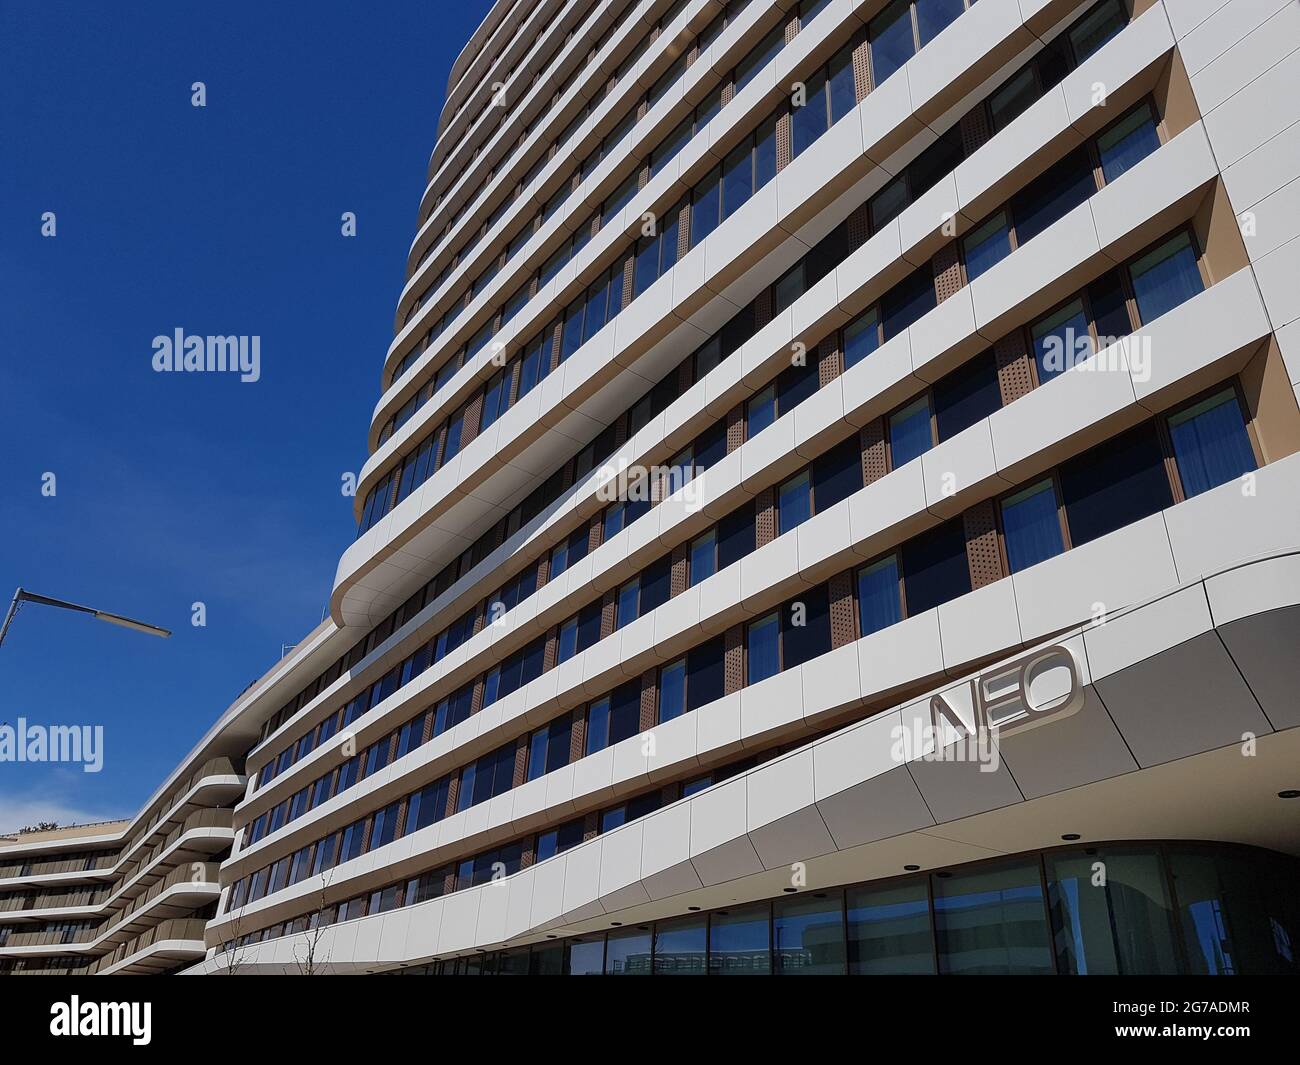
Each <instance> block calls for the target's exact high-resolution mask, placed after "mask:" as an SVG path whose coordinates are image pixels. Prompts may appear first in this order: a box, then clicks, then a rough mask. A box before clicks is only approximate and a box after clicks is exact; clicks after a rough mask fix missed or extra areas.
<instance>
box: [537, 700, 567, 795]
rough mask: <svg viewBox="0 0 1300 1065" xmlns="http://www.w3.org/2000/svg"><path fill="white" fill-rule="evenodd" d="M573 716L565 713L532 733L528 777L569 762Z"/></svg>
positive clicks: (550, 771)
mask: <svg viewBox="0 0 1300 1065" xmlns="http://www.w3.org/2000/svg"><path fill="white" fill-rule="evenodd" d="M572 733H573V717H572V715H571V714H565V715H564V716H563V717H558V718H556V719H555V720H554V721H552V722H551V723H550V724H549V725H545V726H543V727H542V728H539V729H538V730H537V731H536V732H534V733H533V735H532V739H531V740H530V742H529V745H528V779H529V780H536V779H537V778H538V777H540V776H544V775H545V774H547V773H553V772H555V770H557V769H559V768H561V767H562V766H566V765H568V764H569V741H570V738H571V736H572Z"/></svg>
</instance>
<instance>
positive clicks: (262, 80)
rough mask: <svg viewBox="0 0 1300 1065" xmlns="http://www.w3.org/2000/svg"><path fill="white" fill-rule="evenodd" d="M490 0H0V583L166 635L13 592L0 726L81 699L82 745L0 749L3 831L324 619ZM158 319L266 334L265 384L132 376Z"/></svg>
mask: <svg viewBox="0 0 1300 1065" xmlns="http://www.w3.org/2000/svg"><path fill="white" fill-rule="evenodd" d="M488 7H489V3H488V0H467V2H458V3H455V4H444V3H431V2H429V0H423V2H415V0H385V2H384V3H382V4H369V5H367V4H356V3H344V2H341V0H313V2H311V3H307V2H305V0H304V2H301V3H293V4H290V3H282V4H271V3H266V2H265V0H261V2H251V3H250V2H230V0H226V2H223V3H221V4H203V5H199V4H178V3H175V2H174V0H170V2H164V0H150V2H121V3H109V2H92V0H80V2H69V0H4V2H3V3H2V4H0V599H3V600H4V603H5V604H7V603H8V600H9V597H10V595H11V594H12V590H13V589H14V588H15V587H17V586H18V585H22V586H23V587H25V588H28V589H30V590H33V591H37V592H40V593H43V594H45V595H51V596H56V597H59V598H64V599H71V600H74V601H78V602H84V603H89V604H91V605H93V606H96V607H100V608H102V609H108V610H113V611H116V612H119V613H125V614H130V615H133V616H136V617H140V618H143V619H145V620H147V621H151V622H154V623H156V624H159V625H163V626H165V627H167V628H170V629H173V630H174V631H175V635H174V636H173V637H172V638H171V639H170V640H158V639H153V638H150V637H148V636H143V635H139V634H136V633H133V632H130V631H128V630H125V629H120V628H116V627H113V626H110V625H105V624H101V623H98V622H95V621H93V620H91V619H89V618H83V617H80V616H76V615H72V614H66V613H64V612H61V611H55V610H50V609H49V608H46V607H39V606H28V607H25V608H24V610H23V612H22V613H21V615H20V617H19V619H18V622H17V623H16V624H15V626H14V628H13V629H12V631H11V633H10V636H9V637H8V638H7V639H6V641H5V644H4V646H3V647H0V722H5V721H8V722H11V723H12V722H14V721H15V720H16V719H17V718H18V717H25V718H26V719H27V720H28V721H29V722H33V723H38V722H39V723H61V724H102V725H103V726H104V728H105V754H104V759H105V764H104V769H103V771H102V772H100V773H98V774H85V773H82V772H81V771H80V769H79V768H77V767H54V766H32V765H13V764H10V763H0V830H4V829H10V828H13V827H17V826H18V825H19V824H22V823H27V822H29V821H31V820H35V819H36V818H38V817H42V816H45V817H49V818H52V819H57V820H60V821H64V822H66V821H68V820H70V819H76V820H79V821H80V820H95V819H103V818H109V817H113V816H121V815H130V814H133V813H134V812H135V811H136V809H137V807H138V805H139V804H140V803H141V802H142V801H143V800H144V799H146V798H147V797H148V796H149V795H150V794H151V793H152V791H153V790H154V788H155V787H156V786H157V785H158V783H160V781H161V780H162V778H163V776H164V774H165V773H166V772H167V771H168V770H170V769H171V767H172V766H173V765H174V763H175V762H176V761H177V759H179V758H180V757H182V756H183V755H184V754H185V753H186V752H187V751H188V750H189V749H190V748H191V746H192V745H193V744H194V742H195V741H196V740H197V739H198V738H199V737H200V736H201V735H202V733H203V732H204V730H205V729H206V728H207V727H208V726H209V725H210V723H211V722H212V721H213V720H214V719H215V718H216V716H217V715H218V714H219V713H220V712H222V711H223V710H224V709H225V708H226V707H227V706H228V705H229V704H230V702H231V701H232V700H233V698H234V697H235V696H236V695H237V694H238V693H239V692H240V691H241V690H242V689H243V688H244V687H245V685H247V684H248V683H249V681H251V680H253V679H254V678H255V677H258V676H260V675H261V674H262V673H263V672H264V671H265V670H266V669H267V668H268V667H269V666H271V665H272V664H273V663H274V662H275V660H276V659H277V658H278V657H279V654H280V647H281V645H282V644H292V643H294V642H296V641H297V640H298V639H299V638H300V637H301V636H303V635H304V634H305V633H307V632H308V631H310V630H311V629H312V628H313V627H314V626H315V625H316V624H317V623H318V622H319V621H320V620H321V614H322V610H323V608H324V606H325V603H326V601H327V598H328V594H329V588H330V585H331V582H332V580H333V575H334V567H335V563H336V561H337V559H338V555H339V553H340V551H341V550H342V549H343V548H344V547H345V546H346V545H347V543H349V542H350V540H351V538H352V532H353V524H352V517H351V509H350V505H351V500H349V499H347V498H345V497H344V496H343V495H342V494H341V491H340V486H341V483H342V482H341V477H342V475H343V473H344V472H346V471H357V470H359V468H360V466H361V463H362V462H363V461H364V458H365V434H366V428H367V424H368V421H369V416H370V413H371V410H372V408H373V405H374V403H375V401H376V399H377V398H378V394H379V371H380V366H381V364H382V359H383V355H384V352H385V350H386V348H387V345H388V342H389V341H390V340H391V338H392V321H393V312H394V309H395V305H396V300H397V296H398V293H399V292H400V290H401V285H402V281H403V276H404V266H405V258H406V252H407V249H408V247H409V245H410V241H411V238H412V236H413V234H414V232H415V222H416V212H417V208H418V204H419V198H420V194H421V192H422V191H423V187H424V175H425V168H426V165H427V162H428V157H429V152H430V150H431V149H432V147H433V142H434V135H435V132H436V128H437V118H438V113H439V111H440V109H441V107H442V101H443V94H444V91H445V87H446V80H447V73H448V71H449V69H450V65H451V63H452V61H453V59H454V58H455V56H456V54H457V53H458V52H459V50H460V48H461V47H462V46H463V44H464V42H465V41H466V40H467V39H468V37H469V35H470V34H471V33H472V32H473V30H474V28H475V27H476V26H477V25H478V23H479V21H480V20H481V19H482V17H483V16H484V14H486V11H487V9H488ZM195 81H203V82H204V83H205V84H206V86H207V106H206V107H205V108H195V107H192V106H191V103H190V96H191V92H190V86H191V84H192V83H193V82H195ZM46 211H53V212H55V214H56V217H57V236H55V237H54V238H46V237H42V236H41V216H42V214H43V213H44V212H46ZM344 211H354V212H356V215H357V236H356V237H355V238H353V239H346V238H344V237H343V236H342V235H341V234H340V225H341V222H340V215H341V214H342V213H343V212H344ZM178 327H179V328H182V329H184V330H185V331H186V332H187V333H196V334H208V333H213V334H235V335H238V334H246V335H254V334H256V335H259V336H260V337H261V362H262V377H261V380H260V381H258V382H257V383H255V384H247V383H240V382H239V381H238V380H237V379H236V378H234V377H233V376H219V375H204V374H157V373H154V372H153V370H152V368H151V360H152V356H153V349H152V346H151V344H152V340H153V338H154V337H155V336H158V335H160V334H170V333H171V332H172V331H173V330H175V329H176V328H178ZM47 472H50V473H53V474H55V476H56V478H57V482H56V488H57V494H56V495H55V496H53V497H47V496H43V495H42V493H41V487H42V477H43V475H44V474H45V473H47ZM197 601H201V602H203V603H204V604H206V608H207V625H206V627H204V628H195V627H192V625H191V624H190V620H191V604H193V603H194V602H197Z"/></svg>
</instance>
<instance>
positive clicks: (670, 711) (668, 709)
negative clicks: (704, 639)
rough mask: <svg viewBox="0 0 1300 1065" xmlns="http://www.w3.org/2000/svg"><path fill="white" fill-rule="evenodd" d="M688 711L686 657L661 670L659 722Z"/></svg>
mask: <svg viewBox="0 0 1300 1065" xmlns="http://www.w3.org/2000/svg"><path fill="white" fill-rule="evenodd" d="M685 712H686V659H684V658H679V659H678V660H677V661H676V662H673V663H671V664H670V665H667V666H664V667H663V668H662V669H661V670H660V671H659V723H660V724H663V723H664V722H665V721H671V720H672V719H673V718H675V717H681V715H682V714H684V713H685Z"/></svg>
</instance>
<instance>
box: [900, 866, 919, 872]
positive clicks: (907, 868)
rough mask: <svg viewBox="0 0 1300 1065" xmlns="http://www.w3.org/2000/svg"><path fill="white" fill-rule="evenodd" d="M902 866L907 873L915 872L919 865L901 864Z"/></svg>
mask: <svg viewBox="0 0 1300 1065" xmlns="http://www.w3.org/2000/svg"><path fill="white" fill-rule="evenodd" d="M903 868H904V869H906V870H907V871H908V872H909V873H915V872H916V871H917V870H918V869H920V868H921V867H920V866H919V865H905V866H903Z"/></svg>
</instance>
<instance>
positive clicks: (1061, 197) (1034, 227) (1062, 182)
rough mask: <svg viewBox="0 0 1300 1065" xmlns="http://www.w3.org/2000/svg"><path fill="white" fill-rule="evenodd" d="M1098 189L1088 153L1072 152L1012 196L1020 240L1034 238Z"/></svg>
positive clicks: (1025, 240) (1026, 240) (1017, 233)
mask: <svg viewBox="0 0 1300 1065" xmlns="http://www.w3.org/2000/svg"><path fill="white" fill-rule="evenodd" d="M1096 191H1097V181H1096V178H1095V177H1094V176H1093V170H1092V163H1091V161H1090V160H1089V158H1088V153H1087V152H1086V151H1084V150H1083V149H1078V150H1077V151H1074V152H1071V153H1070V154H1069V155H1067V156H1066V157H1065V158H1064V159H1062V160H1061V161H1060V162H1058V163H1056V164H1055V165H1054V166H1052V167H1050V168H1049V169H1048V170H1047V172H1046V173H1044V174H1042V175H1040V176H1039V177H1037V178H1035V179H1034V180H1033V181H1031V182H1030V183H1029V184H1028V185H1027V186H1026V187H1025V188H1023V189H1021V191H1020V192H1018V193H1017V194H1016V195H1015V196H1014V197H1012V200H1011V213H1012V216H1013V217H1014V218H1015V220H1016V241H1017V243H1019V244H1025V243H1027V242H1028V241H1030V240H1032V239H1033V238H1034V237H1036V236H1037V235H1038V234H1039V233H1041V232H1042V231H1043V230H1045V229H1047V228H1048V226H1050V225H1052V223H1054V222H1056V221H1057V220H1058V219H1060V218H1064V217H1065V216H1066V215H1067V214H1069V213H1070V211H1072V210H1074V208H1076V207H1078V206H1079V204H1081V203H1083V202H1084V201H1085V200H1086V199H1087V198H1088V197H1089V196H1091V195H1092V194H1093V193H1094V192H1096Z"/></svg>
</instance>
